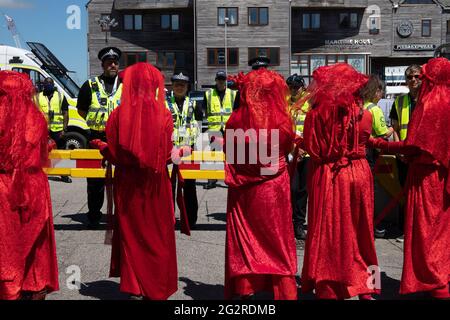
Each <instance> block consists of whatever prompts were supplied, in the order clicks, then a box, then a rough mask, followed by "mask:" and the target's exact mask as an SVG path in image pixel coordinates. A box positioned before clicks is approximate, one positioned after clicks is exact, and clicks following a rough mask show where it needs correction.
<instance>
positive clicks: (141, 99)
mask: <svg viewBox="0 0 450 320" xmlns="http://www.w3.org/2000/svg"><path fill="white" fill-rule="evenodd" d="M123 77H124V86H123V94H122V103H121V105H120V106H119V107H118V108H116V109H115V110H114V111H113V112H112V114H111V117H110V118H109V120H108V123H107V126H106V137H107V141H108V143H104V142H102V141H100V140H94V141H93V142H92V146H93V147H95V148H98V149H100V152H101V153H102V155H103V156H104V157H105V158H106V160H108V161H109V162H111V163H112V164H113V165H115V173H114V174H115V176H114V182H113V185H114V204H115V215H114V218H115V219H116V220H115V222H116V223H115V225H114V232H113V240H112V245H113V247H112V258H111V270H110V276H111V277H120V291H122V292H125V293H128V294H130V295H131V296H132V297H133V299H136V298H140V299H151V300H166V299H168V298H169V297H170V296H171V295H172V294H173V293H175V292H176V291H177V287H178V272H177V256H176V248H175V228H174V224H175V216H174V209H173V200H172V187H171V183H170V177H169V173H168V169H167V161H168V159H169V158H170V155H171V151H172V133H173V122H172V117H171V114H170V112H169V111H168V110H167V109H166V108H165V105H164V101H165V100H164V78H163V76H162V74H161V73H160V72H159V71H158V70H157V69H156V68H155V67H154V66H152V65H150V64H147V63H138V64H135V65H133V66H131V67H129V68H127V69H125V72H124V74H123Z"/></svg>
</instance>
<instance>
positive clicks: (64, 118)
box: [36, 78, 72, 183]
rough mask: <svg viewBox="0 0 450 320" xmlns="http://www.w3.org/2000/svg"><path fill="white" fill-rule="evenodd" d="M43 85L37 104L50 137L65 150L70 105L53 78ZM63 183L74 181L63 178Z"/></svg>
mask: <svg viewBox="0 0 450 320" xmlns="http://www.w3.org/2000/svg"><path fill="white" fill-rule="evenodd" d="M43 85H44V86H43V91H42V92H39V93H38V94H37V96H36V103H37V105H38V106H39V108H40V109H41V111H42V113H44V116H45V119H46V120H47V125H48V135H49V137H50V138H51V139H52V140H54V141H55V143H56V146H57V147H58V149H65V140H64V133H65V132H66V131H67V125H68V124H69V103H68V102H67V99H66V97H65V96H64V95H63V94H62V93H61V92H59V91H58V89H57V88H56V87H55V82H54V81H53V79H52V78H46V79H45V80H44V83H43ZM61 181H63V182H66V183H71V182H72V179H70V177H68V176H61Z"/></svg>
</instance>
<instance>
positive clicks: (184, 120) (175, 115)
mask: <svg viewBox="0 0 450 320" xmlns="http://www.w3.org/2000/svg"><path fill="white" fill-rule="evenodd" d="M166 108H167V109H168V110H169V111H170V113H171V114H172V119H173V127H174V128H173V143H174V145H175V146H176V147H182V146H192V145H194V144H195V142H196V140H197V137H198V134H199V127H198V123H197V121H196V120H195V118H194V111H195V108H196V102H195V101H194V100H191V99H189V97H186V98H185V99H184V103H183V110H180V109H179V108H178V105H177V103H176V102H175V97H174V96H173V95H172V96H169V97H168V98H167V99H166Z"/></svg>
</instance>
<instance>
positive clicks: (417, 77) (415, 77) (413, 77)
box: [406, 74, 420, 80]
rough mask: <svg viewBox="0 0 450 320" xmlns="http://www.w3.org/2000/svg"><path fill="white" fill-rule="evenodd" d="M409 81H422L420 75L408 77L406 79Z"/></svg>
mask: <svg viewBox="0 0 450 320" xmlns="http://www.w3.org/2000/svg"><path fill="white" fill-rule="evenodd" d="M406 78H407V79H408V80H412V79H420V75H418V74H416V75H414V76H407V77H406Z"/></svg>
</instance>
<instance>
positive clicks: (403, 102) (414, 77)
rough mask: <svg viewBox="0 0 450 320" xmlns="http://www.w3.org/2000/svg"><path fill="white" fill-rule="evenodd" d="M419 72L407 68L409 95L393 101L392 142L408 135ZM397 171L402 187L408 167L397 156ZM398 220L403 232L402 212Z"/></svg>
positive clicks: (420, 69)
mask: <svg viewBox="0 0 450 320" xmlns="http://www.w3.org/2000/svg"><path fill="white" fill-rule="evenodd" d="M421 72H422V67H421V66H419V65H416V64H414V65H411V66H409V67H408V68H407V69H406V71H405V77H406V85H407V86H408V89H409V93H408V94H407V95H401V96H399V97H397V98H396V99H395V102H394V104H393V105H392V108H391V112H390V115H389V118H390V119H391V122H392V126H393V128H394V141H403V140H406V137H407V135H408V124H409V119H411V115H412V113H413V111H414V108H415V107H416V102H417V99H418V97H419V91H420V86H421V84H422V81H421V80H420V73H421ZM430 142H431V141H430ZM397 169H398V179H399V181H400V185H401V186H402V187H404V185H405V182H406V176H407V173H408V165H407V164H406V162H405V160H404V157H403V156H402V155H397ZM402 211H403V210H402ZM399 218H400V219H399V226H400V229H401V230H403V223H404V213H403V212H401V213H400V215H399ZM397 241H398V242H403V235H402V236H400V237H399V238H397Z"/></svg>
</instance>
